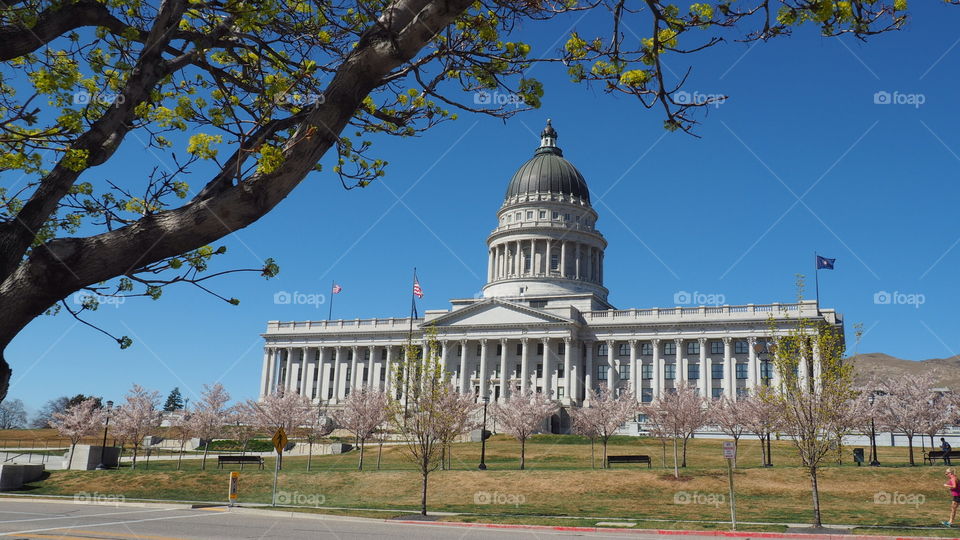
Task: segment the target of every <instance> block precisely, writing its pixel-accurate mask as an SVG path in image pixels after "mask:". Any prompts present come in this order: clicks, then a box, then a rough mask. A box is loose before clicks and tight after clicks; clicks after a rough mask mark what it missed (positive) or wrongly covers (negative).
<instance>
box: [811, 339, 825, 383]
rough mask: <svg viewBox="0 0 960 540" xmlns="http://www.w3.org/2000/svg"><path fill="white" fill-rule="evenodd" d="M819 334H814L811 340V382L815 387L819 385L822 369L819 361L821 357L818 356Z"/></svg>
mask: <svg viewBox="0 0 960 540" xmlns="http://www.w3.org/2000/svg"><path fill="white" fill-rule="evenodd" d="M819 337H820V336H819V335H815V336H813V338H812V341H813V384H814V386H816V387H817V388H819V387H820V373H821V370H822V369H823V364H822V363H821V361H822V359H821V358H820V339H819Z"/></svg>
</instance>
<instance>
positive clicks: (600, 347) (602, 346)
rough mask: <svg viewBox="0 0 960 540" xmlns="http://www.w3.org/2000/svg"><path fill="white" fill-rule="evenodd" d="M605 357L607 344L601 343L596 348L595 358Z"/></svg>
mask: <svg viewBox="0 0 960 540" xmlns="http://www.w3.org/2000/svg"><path fill="white" fill-rule="evenodd" d="M606 355H607V344H606V343H601V344H600V345H598V346H597V356H599V357H604V356H606Z"/></svg>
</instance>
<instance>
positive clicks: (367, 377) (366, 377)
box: [363, 366, 370, 382]
mask: <svg viewBox="0 0 960 540" xmlns="http://www.w3.org/2000/svg"><path fill="white" fill-rule="evenodd" d="M363 380H364V382H366V381H368V380H370V367H369V366H363Z"/></svg>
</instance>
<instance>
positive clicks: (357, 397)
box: [333, 388, 387, 471]
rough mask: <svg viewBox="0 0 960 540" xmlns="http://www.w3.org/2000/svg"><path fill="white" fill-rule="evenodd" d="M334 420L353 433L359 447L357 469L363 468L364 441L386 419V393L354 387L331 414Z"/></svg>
mask: <svg viewBox="0 0 960 540" xmlns="http://www.w3.org/2000/svg"><path fill="white" fill-rule="evenodd" d="M333 419H334V421H335V422H336V423H337V424H339V425H340V426H341V427H343V428H344V429H346V430H348V431H350V433H352V434H353V436H354V439H355V440H356V442H357V446H359V447H360V459H359V461H358V462H357V470H361V471H362V470H363V448H364V443H365V442H366V440H367V439H368V438H370V435H372V434H373V432H374V431H376V429H377V428H378V427H379V426H380V425H381V424H383V422H384V421H385V420H386V419H387V395H386V394H385V393H384V392H381V391H378V390H371V389H368V388H354V390H353V391H352V392H350V395H349V396H348V397H347V399H346V400H345V401H344V402H343V407H342V408H341V409H339V410H337V411H336V412H334V414H333Z"/></svg>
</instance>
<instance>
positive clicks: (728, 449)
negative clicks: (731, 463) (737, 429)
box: [723, 441, 737, 459]
mask: <svg viewBox="0 0 960 540" xmlns="http://www.w3.org/2000/svg"><path fill="white" fill-rule="evenodd" d="M723 457H724V458H725V459H736V457H737V447H736V445H734V443H733V441H723Z"/></svg>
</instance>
